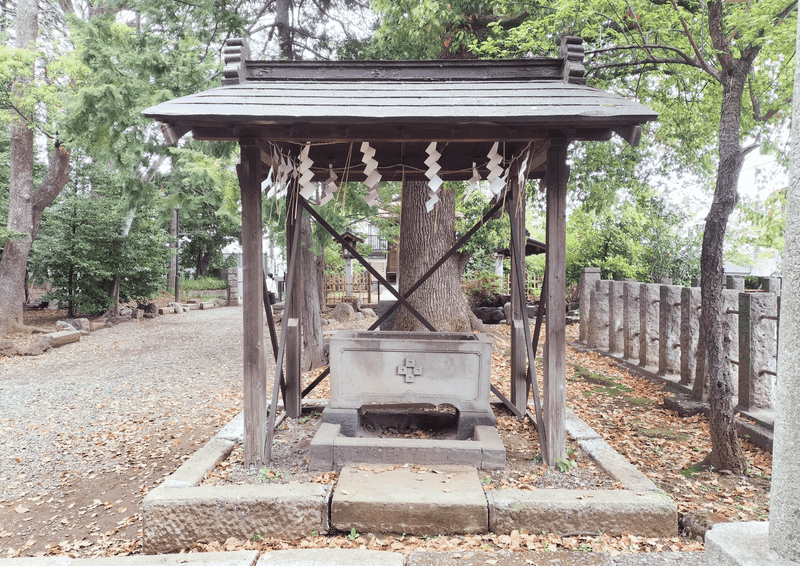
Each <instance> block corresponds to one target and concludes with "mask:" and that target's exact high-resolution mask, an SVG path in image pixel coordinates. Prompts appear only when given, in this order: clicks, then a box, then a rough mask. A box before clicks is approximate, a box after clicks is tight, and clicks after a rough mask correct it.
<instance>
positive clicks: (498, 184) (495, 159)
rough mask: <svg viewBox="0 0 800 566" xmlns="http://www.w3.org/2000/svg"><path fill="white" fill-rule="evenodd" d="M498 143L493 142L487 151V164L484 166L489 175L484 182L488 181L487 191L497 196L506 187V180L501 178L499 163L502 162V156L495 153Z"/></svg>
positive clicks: (501, 170)
mask: <svg viewBox="0 0 800 566" xmlns="http://www.w3.org/2000/svg"><path fill="white" fill-rule="evenodd" d="M499 145H500V143H499V142H494V145H493V146H492V149H491V150H489V155H488V157H489V163H488V164H487V165H486V167H487V169H489V175H488V176H487V177H486V180H487V181H489V189H491V191H492V192H493V193H494V194H495V195H497V194H500V191H502V190H503V188H504V187H505V186H506V179H505V177H504V176H503V166H502V165H500V163H501V162H502V161H503V156H502V155H500V154H499V153H498V152H497V148H498V147H499Z"/></svg>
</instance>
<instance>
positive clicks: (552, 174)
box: [543, 140, 569, 467]
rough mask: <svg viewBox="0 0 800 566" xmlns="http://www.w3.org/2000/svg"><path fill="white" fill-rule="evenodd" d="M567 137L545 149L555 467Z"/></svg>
mask: <svg viewBox="0 0 800 566" xmlns="http://www.w3.org/2000/svg"><path fill="white" fill-rule="evenodd" d="M568 143H569V142H567V141H566V140H552V141H551V144H550V148H549V149H548V150H547V174H546V177H545V180H546V184H547V268H546V269H547V281H546V282H545V285H546V287H545V290H544V292H545V293H546V295H545V304H546V308H545V312H546V313H547V330H546V342H545V347H544V372H543V373H544V376H543V377H544V384H543V387H544V403H543V405H544V417H545V432H546V434H547V453H546V454H544V455H543V460H544V463H545V464H547V465H548V466H551V467H552V466H555V465H556V462H557V460H558V459H559V458H564V457H565V456H566V442H567V437H566V408H567V389H566V350H565V348H566V336H565V330H566V306H567V305H566V301H567V298H566V277H567V275H566V251H567V181H568V180H569V167H568V166H567V145H568Z"/></svg>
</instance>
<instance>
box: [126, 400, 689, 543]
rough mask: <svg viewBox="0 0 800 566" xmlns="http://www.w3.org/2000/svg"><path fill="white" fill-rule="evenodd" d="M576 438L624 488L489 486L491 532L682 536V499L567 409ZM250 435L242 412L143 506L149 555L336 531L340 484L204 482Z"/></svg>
mask: <svg viewBox="0 0 800 566" xmlns="http://www.w3.org/2000/svg"><path fill="white" fill-rule="evenodd" d="M567 432H568V434H570V436H572V437H573V438H574V439H575V440H576V441H577V442H578V444H579V445H580V447H581V449H583V450H584V451H585V452H586V453H587V454H588V455H589V457H591V458H592V459H593V460H594V461H595V462H596V463H597V465H598V466H600V467H601V468H602V469H603V470H604V471H605V472H606V473H608V474H609V475H610V476H611V477H612V478H613V479H614V480H615V481H617V482H619V483H621V484H622V485H623V487H624V489H620V490H556V489H553V490H536V491H524V490H516V489H504V490H490V491H487V492H486V498H487V508H488V524H487V526H486V532H490V531H491V532H510V531H511V530H515V529H520V528H525V529H528V530H530V531H533V532H537V531H546V532H559V533H570V534H579V533H580V534H599V533H601V532H603V533H608V534H612V535H619V534H623V533H626V532H628V533H631V534H633V535H636V536H647V537H673V536H676V535H677V532H678V511H677V505H676V503H675V502H674V501H673V500H672V499H671V498H670V497H669V496H668V495H666V494H665V493H664V492H662V491H660V490H659V489H658V487H656V485H655V484H654V483H653V482H652V481H651V480H650V479H648V478H647V477H646V476H645V475H644V474H642V473H641V472H640V471H639V470H637V469H636V468H635V467H634V466H633V465H632V464H630V463H629V462H628V461H627V460H626V459H625V458H623V457H622V456H620V455H619V454H618V453H617V452H616V451H614V449H613V448H611V446H610V445H609V444H608V443H606V442H605V441H604V440H603V439H602V438H600V436H599V435H598V434H597V433H596V432H595V431H594V430H592V429H591V427H589V426H588V425H587V424H586V423H585V422H583V421H582V420H581V419H580V418H578V417H577V416H576V415H575V414H574V413H572V412H571V411H569V410H568V411H567ZM243 435H244V419H243V415H242V414H241V413H240V414H239V415H237V416H236V417H234V419H233V420H232V421H231V422H230V423H228V425H226V426H225V427H224V428H223V429H222V430H221V431H220V432H219V433H217V435H216V436H215V437H214V438H212V439H211V440H210V441H209V442H207V443H206V444H205V445H204V446H203V447H202V448H201V449H200V450H198V451H197V452H196V453H195V454H193V455H192V456H191V457H190V458H189V459H188V460H187V461H186V462H184V463H183V465H181V467H180V468H178V470H176V471H175V472H174V473H173V474H172V475H171V476H169V478H167V479H166V480H165V481H164V482H163V483H162V484H161V485H160V486H158V487H157V488H155V489H154V490H152V491H151V492H150V493H148V494H147V496H145V498H144V501H143V502H142V523H143V525H142V549H143V552H144V553H145V554H163V553H168V552H174V551H177V550H180V549H183V548H187V547H189V546H191V545H192V544H194V543H195V542H196V541H198V540H206V541H211V540H219V541H224V540H227V539H228V538H229V537H235V538H240V539H242V538H244V539H249V538H251V537H253V536H254V535H255V534H258V535H260V536H263V537H271V538H282V539H288V540H291V539H297V538H302V537H305V536H310V535H312V534H313V531H316V534H327V533H328V532H329V531H330V529H331V522H330V505H331V498H332V495H333V490H334V486H333V485H327V486H323V485H320V484H315V483H313V484H299V485H288V484H276V485H269V486H262V485H223V486H203V485H200V483H201V482H202V480H203V478H204V476H205V474H206V472H207V471H210V470H212V469H214V467H215V466H216V464H217V462H219V461H222V460H224V459H225V458H226V457H227V456H228V454H229V453H230V451H231V450H232V449H233V447H234V445H235V443H236V442H240V441H241V439H242V437H243Z"/></svg>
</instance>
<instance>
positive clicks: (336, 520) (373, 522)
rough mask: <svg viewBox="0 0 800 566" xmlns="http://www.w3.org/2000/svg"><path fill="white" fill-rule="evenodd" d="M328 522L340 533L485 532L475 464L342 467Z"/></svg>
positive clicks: (482, 498) (486, 519)
mask: <svg viewBox="0 0 800 566" xmlns="http://www.w3.org/2000/svg"><path fill="white" fill-rule="evenodd" d="M331 524H332V526H333V527H334V528H335V529H337V530H340V531H345V532H347V531H350V530H351V529H355V530H356V531H357V532H374V533H396V534H402V533H406V534H413V535H421V536H424V535H430V536H436V535H450V534H474V533H485V532H487V530H488V524H489V516H488V507H487V504H486V496H485V495H484V493H483V487H482V486H481V482H480V478H479V477H478V470H477V469H476V468H475V467H472V466H447V465H443V466H429V467H416V466H411V465H408V464H405V465H403V466H398V465H395V466H388V465H381V464H363V465H358V466H347V467H344V468H342V471H341V474H340V475H339V481H338V482H337V484H336V489H335V490H334V493H333V499H332V502H331Z"/></svg>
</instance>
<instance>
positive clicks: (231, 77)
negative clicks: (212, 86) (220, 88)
mask: <svg viewBox="0 0 800 566" xmlns="http://www.w3.org/2000/svg"><path fill="white" fill-rule="evenodd" d="M248 59H250V44H249V43H248V42H247V39H245V38H244V37H232V38H230V39H228V40H226V41H225V46H224V47H223V48H222V60H223V61H225V68H224V69H222V84H223V85H235V84H240V83H243V82H244V81H245V78H246V72H245V61H247V60H248Z"/></svg>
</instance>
